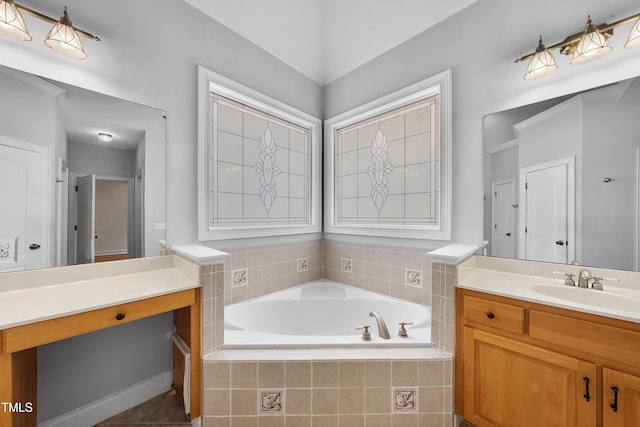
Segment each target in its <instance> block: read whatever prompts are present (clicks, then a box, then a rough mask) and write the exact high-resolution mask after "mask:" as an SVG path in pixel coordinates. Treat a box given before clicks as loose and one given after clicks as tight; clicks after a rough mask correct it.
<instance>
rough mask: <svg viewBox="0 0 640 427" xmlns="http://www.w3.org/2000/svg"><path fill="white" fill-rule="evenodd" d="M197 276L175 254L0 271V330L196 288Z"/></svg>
mask: <svg viewBox="0 0 640 427" xmlns="http://www.w3.org/2000/svg"><path fill="white" fill-rule="evenodd" d="M63 277H69V280H70V281H68V282H65V281H64V279H63ZM198 278H199V269H198V266H197V265H195V264H193V263H190V262H189V261H186V260H184V259H181V258H179V257H177V256H165V257H156V258H143V259H139V260H126V261H113V262H109V263H100V264H99V265H98V264H92V265H82V266H72V267H62V268H53V269H42V270H33V271H25V272H16V273H6V274H2V275H0V330H2V329H7V328H11V327H15V326H21V325H26V324H29V323H34V322H39V321H43V320H50V319H54V318H57V317H62V316H68V315H71V314H77V313H82V312H86V311H91V310H96V309H100V308H104V307H110V306H114V305H119V304H126V303H129V302H132V301H139V300H143V299H147V298H152V297H156V296H160V295H166V294H170V293H174V292H180V291H183V290H187V289H193V288H198V287H200V283H199V279H198Z"/></svg>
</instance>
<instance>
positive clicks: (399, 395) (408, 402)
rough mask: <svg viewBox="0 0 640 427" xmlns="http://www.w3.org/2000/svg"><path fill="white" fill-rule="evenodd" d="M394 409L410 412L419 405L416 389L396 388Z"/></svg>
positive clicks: (394, 391)
mask: <svg viewBox="0 0 640 427" xmlns="http://www.w3.org/2000/svg"><path fill="white" fill-rule="evenodd" d="M393 394H394V400H393V409H394V411H402V412H410V411H415V410H416V408H417V407H418V404H417V403H418V402H417V394H418V393H417V392H416V389H414V388H412V389H394V390H393Z"/></svg>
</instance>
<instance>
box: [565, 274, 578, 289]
mask: <svg viewBox="0 0 640 427" xmlns="http://www.w3.org/2000/svg"><path fill="white" fill-rule="evenodd" d="M564 275H565V279H564V284H565V285H567V286H575V285H576V282H575V280H573V276H574V275H573V274H571V273H564Z"/></svg>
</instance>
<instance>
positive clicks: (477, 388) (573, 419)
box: [463, 327, 597, 427]
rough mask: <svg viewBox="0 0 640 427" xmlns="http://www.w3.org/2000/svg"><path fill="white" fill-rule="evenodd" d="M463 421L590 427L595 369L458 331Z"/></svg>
mask: <svg viewBox="0 0 640 427" xmlns="http://www.w3.org/2000/svg"><path fill="white" fill-rule="evenodd" d="M463 359H464V378H463V380H464V392H463V394H464V398H463V399H464V417H465V419H467V420H468V421H470V422H472V423H473V424H475V425H476V426H478V427H487V426H500V427H540V426H545V427H590V426H595V425H596V402H595V401H596V387H597V383H596V382H597V380H596V366H595V365H594V364H592V363H588V362H584V361H582V360H579V359H576V358H573V357H569V356H565V355H562V354H559V353H555V352H552V351H548V350H544V349H541V348H538V347H535V346H531V345H528V344H523V343H520V342H517V341H514V340H510V339H508V338H504V337H500V336H498V335H494V334H491V333H488V332H484V331H479V330H477V329H473V328H469V327H465V328H464V354H463Z"/></svg>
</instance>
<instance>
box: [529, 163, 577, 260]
mask: <svg viewBox="0 0 640 427" xmlns="http://www.w3.org/2000/svg"><path fill="white" fill-rule="evenodd" d="M574 164H575V159H574V157H568V158H564V159H558V160H553V161H551V162H546V163H542V164H538V165H534V166H529V167H526V168H522V169H520V192H519V194H520V206H521V210H520V218H519V219H520V221H519V222H520V225H519V234H520V236H523V237H522V238H521V239H519V244H518V249H519V258H522V259H527V260H532V261H545V262H557V263H564V264H566V263H568V262H569V261H571V260H573V259H575V247H576V244H575V243H576V242H575V167H574Z"/></svg>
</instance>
